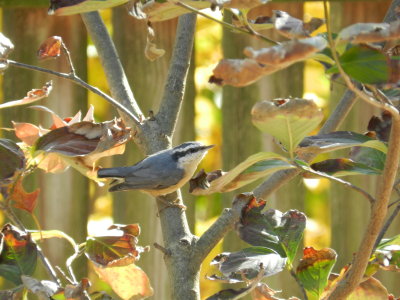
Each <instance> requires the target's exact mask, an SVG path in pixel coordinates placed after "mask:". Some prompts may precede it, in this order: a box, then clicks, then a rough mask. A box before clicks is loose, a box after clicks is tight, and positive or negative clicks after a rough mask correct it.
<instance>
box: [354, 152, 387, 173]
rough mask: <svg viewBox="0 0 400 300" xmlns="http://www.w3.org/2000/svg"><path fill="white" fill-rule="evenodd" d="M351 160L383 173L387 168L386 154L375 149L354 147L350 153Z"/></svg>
mask: <svg viewBox="0 0 400 300" xmlns="http://www.w3.org/2000/svg"><path fill="white" fill-rule="evenodd" d="M350 159H351V160H353V161H355V162H356V163H360V164H363V165H366V166H368V167H370V168H372V169H375V170H379V171H382V170H383V168H384V167H385V161H386V154H385V153H383V152H381V151H379V150H376V149H373V148H367V147H353V148H352V149H351V152H350Z"/></svg>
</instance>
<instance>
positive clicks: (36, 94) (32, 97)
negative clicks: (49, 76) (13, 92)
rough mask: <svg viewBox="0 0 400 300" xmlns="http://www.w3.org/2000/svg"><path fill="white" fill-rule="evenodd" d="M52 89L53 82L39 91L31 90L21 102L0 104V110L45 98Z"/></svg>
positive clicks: (49, 82)
mask: <svg viewBox="0 0 400 300" xmlns="http://www.w3.org/2000/svg"><path fill="white" fill-rule="evenodd" d="M52 88H53V82H52V81H48V82H47V83H46V84H45V85H44V86H43V87H42V88H41V89H33V90H31V91H29V92H28V94H27V95H26V97H24V98H23V99H21V100H14V101H8V102H6V103H3V104H0V109H2V108H6V107H13V106H19V105H25V104H28V103H32V102H35V101H38V100H40V99H43V98H45V97H47V96H48V95H49V94H50V92H51V90H52Z"/></svg>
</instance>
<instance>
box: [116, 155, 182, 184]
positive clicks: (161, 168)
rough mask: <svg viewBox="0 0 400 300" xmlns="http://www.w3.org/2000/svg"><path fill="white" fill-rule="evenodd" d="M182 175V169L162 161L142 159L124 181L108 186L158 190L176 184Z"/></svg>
mask: <svg viewBox="0 0 400 300" xmlns="http://www.w3.org/2000/svg"><path fill="white" fill-rule="evenodd" d="M183 176H184V171H183V169H177V168H176V166H175V165H168V164H165V162H162V161H150V162H148V161H142V163H141V164H138V165H136V168H135V169H134V170H132V172H130V174H127V175H126V177H125V178H124V179H125V181H124V182H122V183H119V184H116V185H114V186H112V187H111V188H110V191H120V190H129V189H144V190H159V189H165V188H167V187H170V186H173V185H176V184H177V183H178V182H179V181H180V179H182V178H183Z"/></svg>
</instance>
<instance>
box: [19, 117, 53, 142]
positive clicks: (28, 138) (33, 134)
mask: <svg viewBox="0 0 400 300" xmlns="http://www.w3.org/2000/svg"><path fill="white" fill-rule="evenodd" d="M12 124H13V127H14V130H15V135H16V136H17V138H19V139H20V140H21V141H23V142H24V143H25V144H27V145H28V146H32V145H33V144H34V143H35V142H36V140H37V139H38V138H39V137H40V136H42V135H43V134H45V133H47V132H48V130H46V129H43V128H40V127H37V126H36V125H33V124H30V123H16V122H12Z"/></svg>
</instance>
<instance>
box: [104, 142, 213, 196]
mask: <svg viewBox="0 0 400 300" xmlns="http://www.w3.org/2000/svg"><path fill="white" fill-rule="evenodd" d="M212 147H214V145H211V146H205V145H203V144H201V143H199V142H186V143H183V144H181V145H179V146H176V147H175V148H172V149H167V150H162V151H159V152H157V153H154V154H152V155H150V156H148V157H146V158H145V159H143V160H141V161H139V162H138V163H136V164H135V165H133V166H130V167H117V168H103V169H100V170H99V171H98V172H97V176H98V177H99V178H105V177H112V178H116V180H115V181H114V182H112V184H113V185H112V186H111V188H110V189H109V191H110V192H115V191H126V190H140V191H142V192H146V193H149V194H150V195H153V196H162V195H166V194H169V193H172V192H175V191H176V190H177V189H179V188H180V187H182V186H183V185H184V184H185V183H186V182H188V181H189V179H190V178H191V177H192V176H193V174H194V171H196V168H197V165H198V164H199V163H200V161H201V160H202V159H203V157H204V156H205V155H206V153H207V151H208V149H210V148H212ZM121 180H123V181H122V182H121Z"/></svg>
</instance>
